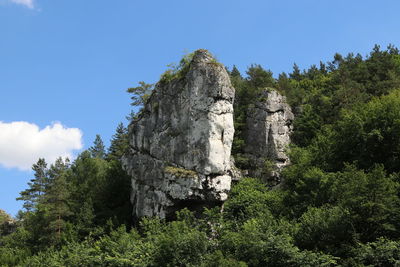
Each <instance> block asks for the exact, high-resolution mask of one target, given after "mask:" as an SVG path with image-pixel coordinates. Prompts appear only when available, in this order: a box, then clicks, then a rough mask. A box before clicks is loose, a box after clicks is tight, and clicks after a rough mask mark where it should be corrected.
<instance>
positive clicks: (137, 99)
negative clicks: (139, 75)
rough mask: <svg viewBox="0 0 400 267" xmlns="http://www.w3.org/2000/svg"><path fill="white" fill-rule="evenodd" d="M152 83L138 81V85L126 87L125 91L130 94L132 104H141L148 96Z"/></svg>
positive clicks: (137, 105) (138, 105)
mask: <svg viewBox="0 0 400 267" xmlns="http://www.w3.org/2000/svg"><path fill="white" fill-rule="evenodd" d="M153 88H154V84H150V83H145V82H144V81H140V82H139V86H137V87H131V88H128V89H127V90H126V91H127V92H128V93H130V94H132V96H131V99H132V103H131V105H132V106H136V107H140V106H143V105H144V104H145V103H146V101H147V99H148V98H149V96H150V94H151V92H152V90H153Z"/></svg>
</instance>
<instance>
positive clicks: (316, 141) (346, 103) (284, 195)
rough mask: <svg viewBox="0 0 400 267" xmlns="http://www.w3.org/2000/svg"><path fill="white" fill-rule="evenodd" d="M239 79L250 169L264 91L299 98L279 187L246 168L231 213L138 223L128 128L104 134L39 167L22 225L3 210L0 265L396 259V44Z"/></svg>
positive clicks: (236, 148)
mask: <svg viewBox="0 0 400 267" xmlns="http://www.w3.org/2000/svg"><path fill="white" fill-rule="evenodd" d="M230 75H231V80H232V83H233V85H234V87H235V88H236V99H235V107H234V108H235V139H234V144H233V155H234V157H235V159H236V163H237V165H238V167H240V168H248V167H249V166H248V161H247V159H246V157H245V156H244V154H245V153H244V146H245V141H244V140H245V138H244V135H245V131H246V128H245V118H246V112H247V110H248V107H249V106H250V105H252V104H253V103H254V101H256V98H257V95H258V94H259V92H260V91H261V90H264V89H265V88H266V87H272V88H276V89H277V90H278V91H280V92H281V93H282V94H284V95H285V96H286V97H287V100H288V102H289V103H290V105H291V106H292V109H293V111H294V113H295V121H294V125H295V127H294V133H293V135H292V140H293V145H292V146H291V147H290V149H289V151H290V158H291V165H290V166H289V167H287V168H285V170H284V172H283V173H282V177H283V181H284V182H283V183H282V184H281V185H280V186H279V187H277V188H274V189H270V188H268V187H267V186H266V185H265V184H263V183H262V182H260V181H259V180H257V179H255V178H251V177H246V178H243V179H242V180H241V181H239V182H237V183H236V184H235V185H234V186H233V188H232V191H231V193H230V196H229V199H228V201H226V202H225V204H224V207H223V211H222V212H221V211H220V209H219V208H215V209H205V210H204V212H203V214H202V215H201V216H195V215H194V214H193V213H192V212H190V211H189V210H187V209H183V210H181V211H180V212H178V214H177V219H176V220H175V221H168V222H167V221H163V220H160V219H157V218H143V219H142V220H140V221H135V222H132V221H131V216H130V212H131V207H130V204H129V194H130V192H129V189H130V178H129V177H128V176H127V175H126V174H125V173H124V171H123V170H122V168H121V164H120V162H119V161H118V159H119V158H120V157H121V155H122V154H123V153H124V151H125V150H126V149H127V146H128V144H127V131H126V129H125V128H124V126H123V125H122V124H120V125H119V126H118V128H117V131H116V133H115V135H114V136H113V139H112V141H111V147H110V148H109V149H107V151H106V149H105V148H104V145H103V143H102V141H101V138H100V137H99V136H98V137H97V138H96V140H95V142H94V144H93V146H92V147H91V148H90V149H89V150H88V151H85V152H83V153H81V155H79V156H78V158H77V159H76V160H75V161H74V162H72V163H70V162H68V161H63V160H61V159H60V160H58V161H57V162H56V163H54V164H53V165H51V166H48V165H47V164H46V162H45V161H44V160H43V159H39V160H38V162H37V163H36V164H34V165H33V170H34V174H35V175H34V177H33V178H32V180H31V181H30V183H29V184H28V188H27V189H26V190H25V191H23V192H21V196H20V198H19V199H20V200H21V201H23V202H24V210H23V211H21V212H20V213H19V215H18V220H17V222H16V223H17V225H18V227H17V228H16V230H15V231H14V232H12V233H9V232H7V233H6V232H2V231H1V229H2V228H1V226H2V225H3V224H4V221H5V219H3V218H6V215H1V217H0V235H1V236H0V266H399V265H400V239H399V238H400V199H399V196H400V176H399V175H400V53H399V50H398V49H397V48H395V47H393V46H389V47H388V48H387V49H385V50H381V49H380V48H379V47H378V46H375V47H374V48H373V50H372V51H371V53H370V54H369V55H368V56H366V57H362V56H361V55H354V54H349V55H347V56H342V55H339V54H336V55H335V56H334V59H333V60H332V61H330V62H327V63H319V65H318V66H317V65H313V66H311V67H310V68H308V69H307V70H304V71H301V70H300V69H299V68H298V67H297V65H294V68H293V71H292V72H291V73H288V74H286V73H281V74H279V76H277V77H278V78H274V76H273V74H272V72H271V71H269V70H266V69H264V68H263V67H261V66H260V65H251V66H250V67H249V68H248V69H247V71H246V73H245V74H241V73H240V72H239V71H238V69H237V68H236V67H233V68H232V70H230ZM172 78H173V77H172ZM149 88H150V86H148V87H146V88H145V89H149ZM145 91H146V94H147V90H143V92H145ZM131 92H137V91H135V90H131ZM137 99H139V100H140V98H137ZM132 116H133V115H132ZM7 218H8V217H7Z"/></svg>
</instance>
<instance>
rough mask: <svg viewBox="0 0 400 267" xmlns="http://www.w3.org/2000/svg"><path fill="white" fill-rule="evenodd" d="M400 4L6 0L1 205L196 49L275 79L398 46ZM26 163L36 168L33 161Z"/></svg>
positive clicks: (118, 116) (1, 56)
mask: <svg viewBox="0 0 400 267" xmlns="http://www.w3.org/2000/svg"><path fill="white" fill-rule="evenodd" d="M399 10H400V2H398V1H395V0H393V1H388V0H386V1H385V0H383V1H371V0H352V1H351V0H347V1H344V0H336V1H324V0H291V1H289V0H276V1H269V0H247V1H244V0H243V1H240V0H229V1H228V0H218V1H215V0H214V1H211V0H202V1H194V0H192V1H190V0H170V1H164V0H159V1H155V0H153V1H151V0H148V1H136V0H118V1H105V0H84V1H82V0H79V1H78V0H0V96H1V97H0V99H1V100H2V101H1V105H0V138H1V139H2V141H0V209H4V210H6V211H7V212H9V213H11V214H13V215H15V214H16V213H17V211H18V209H19V208H20V207H21V203H19V202H16V201H15V198H16V197H18V193H19V192H20V191H21V190H23V189H25V187H26V183H27V182H28V181H29V179H30V178H31V176H32V173H31V172H30V171H29V170H27V169H28V168H29V166H30V164H31V163H33V161H35V160H36V158H37V157H39V156H41V155H44V156H46V157H47V158H49V161H51V160H52V159H53V158H54V157H56V156H57V155H76V154H77V153H79V151H81V150H82V149H85V148H88V147H89V146H90V145H91V143H92V141H93V140H94V138H95V135H96V134H100V135H101V136H102V138H103V140H104V141H105V142H106V144H108V143H109V142H108V141H109V139H110V138H111V136H112V134H113V132H114V130H115V128H116V126H117V124H118V123H119V122H124V123H126V120H125V116H126V115H127V114H128V113H129V111H130V106H129V96H128V94H127V93H126V92H125V90H126V88H128V87H132V86H135V85H136V84H137V82H138V81H141V80H143V81H146V82H156V81H157V80H158V78H159V77H160V74H161V73H162V72H163V71H164V70H165V69H166V65H167V64H169V63H172V62H177V61H179V59H180V57H181V56H182V55H183V54H184V53H186V52H190V51H193V50H195V49H198V48H206V49H209V50H210V51H211V52H212V53H214V54H215V55H216V56H217V58H218V60H219V61H220V62H222V63H224V64H225V65H227V66H229V67H231V66H232V65H233V64H236V65H237V66H238V68H239V69H240V70H241V71H245V70H246V67H247V66H249V65H250V64H252V63H258V64H261V65H262V66H264V67H265V68H268V69H271V70H272V71H273V72H274V73H275V74H276V75H277V74H278V73H280V72H282V71H286V72H289V71H291V69H292V66H293V63H294V62H296V63H297V64H298V65H299V66H300V67H301V68H306V67H308V66H310V65H311V64H318V63H319V61H320V60H322V61H327V60H331V59H332V56H333V54H334V53H335V52H339V53H342V54H346V53H348V52H355V53H361V54H362V55H366V54H367V53H369V51H370V50H371V49H372V47H373V45H374V44H380V45H381V46H383V47H386V46H387V45H388V44H389V43H392V44H394V45H396V46H397V47H399V46H400V30H399V29H400V18H399V17H398V11H399ZM27 166H28V167H27Z"/></svg>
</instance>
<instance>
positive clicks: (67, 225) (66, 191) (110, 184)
mask: <svg viewBox="0 0 400 267" xmlns="http://www.w3.org/2000/svg"><path fill="white" fill-rule="evenodd" d="M127 147H128V138H127V130H126V128H125V127H124V126H123V124H119V125H118V127H117V129H116V133H115V134H114V136H113V138H112V140H111V145H110V148H109V149H108V151H107V152H106V149H105V147H104V144H103V141H102V140H101V138H100V136H99V135H97V136H96V140H95V141H94V144H93V146H92V147H91V148H89V149H88V150H87V151H84V152H82V153H81V154H80V155H79V156H78V157H77V159H76V160H74V162H72V163H71V162H70V161H69V160H68V159H62V158H59V159H57V160H56V161H55V163H54V164H51V165H50V166H49V165H48V164H47V163H46V161H45V160H44V159H39V160H38V161H37V163H35V164H34V165H33V166H32V170H33V172H34V177H33V178H32V179H31V180H30V182H29V183H28V188H27V189H26V190H24V191H22V192H21V193H20V197H19V198H17V200H20V201H23V208H24V210H23V211H20V212H19V214H18V216H17V221H16V224H17V226H18V227H17V228H16V231H15V232H13V233H12V234H9V235H2V236H1V237H0V266H2V265H1V264H5V265H6V266H7V265H10V266H13V265H14V264H17V263H21V262H22V261H23V259H24V258H27V257H29V256H31V255H34V254H36V253H38V252H40V251H43V250H47V249H49V248H54V249H59V248H61V247H62V246H64V245H66V244H68V243H70V242H80V241H83V240H84V239H85V238H87V237H88V236H100V235H103V234H105V233H106V232H107V231H108V232H109V231H111V230H112V229H113V228H115V227H118V226H120V225H122V224H124V225H128V226H130V225H131V207H130V202H129V195H130V178H129V177H128V175H127V174H126V173H125V172H124V171H123V170H122V167H121V163H120V161H119V159H120V158H121V156H122V154H123V153H124V152H125V150H126V149H127Z"/></svg>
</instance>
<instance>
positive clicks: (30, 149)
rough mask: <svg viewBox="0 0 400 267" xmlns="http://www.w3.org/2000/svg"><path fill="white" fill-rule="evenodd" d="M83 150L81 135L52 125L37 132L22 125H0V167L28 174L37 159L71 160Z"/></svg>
mask: <svg viewBox="0 0 400 267" xmlns="http://www.w3.org/2000/svg"><path fill="white" fill-rule="evenodd" d="M81 148H82V132H81V130H79V129H77V128H66V127H64V126H63V125H62V124H60V123H54V124H52V125H49V126H46V127H45V128H44V129H40V128H39V127H38V126H37V125H36V124H32V123H29V122H24V121H17V122H11V123H4V122H2V121H0V165H2V166H4V167H7V168H18V169H20V170H29V169H30V168H31V166H32V164H33V163H35V162H36V161H37V160H38V159H39V158H45V159H46V161H47V162H48V163H52V162H54V161H55V159H57V158H58V157H60V156H61V157H68V158H70V159H71V158H72V157H73V151H74V150H78V149H81Z"/></svg>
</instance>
